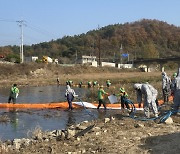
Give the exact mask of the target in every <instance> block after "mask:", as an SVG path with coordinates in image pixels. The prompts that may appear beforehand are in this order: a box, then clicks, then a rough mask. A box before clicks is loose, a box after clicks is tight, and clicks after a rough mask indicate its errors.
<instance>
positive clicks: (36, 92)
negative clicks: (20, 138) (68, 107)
mask: <svg viewBox="0 0 180 154" xmlns="http://www.w3.org/2000/svg"><path fill="white" fill-rule="evenodd" d="M19 89H20V93H19V96H18V98H17V103H22V102H23V103H46V102H62V101H65V100H66V99H65V97H64V93H65V89H66V87H65V86H40V87H19ZM9 90H10V87H9V88H3V89H2V88H1V89H0V102H1V103H4V102H7V100H8V97H9ZM74 90H75V92H76V93H77V95H79V96H81V97H82V96H85V94H86V93H87V89H83V88H77V87H75V88H74Z"/></svg>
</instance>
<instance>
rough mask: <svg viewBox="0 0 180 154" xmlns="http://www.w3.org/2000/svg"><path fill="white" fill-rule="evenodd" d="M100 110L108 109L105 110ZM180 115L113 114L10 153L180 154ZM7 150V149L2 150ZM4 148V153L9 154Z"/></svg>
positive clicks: (11, 150)
mask: <svg viewBox="0 0 180 154" xmlns="http://www.w3.org/2000/svg"><path fill="white" fill-rule="evenodd" d="M100 112H102V113H103V112H104V111H103V110H102V111H100ZM179 118H180V116H172V119H173V121H174V122H173V123H172V124H165V123H161V124H158V123H156V122H155V121H152V120H151V121H137V120H134V119H131V118H129V117H128V116H127V115H126V114H124V113H123V114H122V113H121V111H120V112H119V114H116V115H113V116H111V117H109V119H108V118H106V119H98V120H96V121H91V122H88V123H82V124H81V127H83V126H84V127H85V128H86V127H87V126H88V128H89V127H91V126H93V127H92V129H90V130H89V131H88V132H87V133H85V134H84V135H82V136H78V137H71V138H70V139H57V138H56V139H50V140H47V139H46V140H43V139H42V140H38V141H36V142H34V143H32V144H31V145H29V146H22V147H21V148H20V149H19V150H13V149H10V150H9V151H6V152H7V153H21V154H30V153H40V154H46V153H52V154H64V153H67V154H80V153H85V154H92V153H102V154H106V153H107V154H109V153H111V154H116V153H118V154H121V153H129V154H139V153H143V154H144V153H155V154H156V153H158V154H159V153H164V154H171V153H179V152H180V146H179V144H180V140H179V138H180V129H179V128H180V123H179ZM2 152H3V151H2ZM6 152H5V151H4V153H6Z"/></svg>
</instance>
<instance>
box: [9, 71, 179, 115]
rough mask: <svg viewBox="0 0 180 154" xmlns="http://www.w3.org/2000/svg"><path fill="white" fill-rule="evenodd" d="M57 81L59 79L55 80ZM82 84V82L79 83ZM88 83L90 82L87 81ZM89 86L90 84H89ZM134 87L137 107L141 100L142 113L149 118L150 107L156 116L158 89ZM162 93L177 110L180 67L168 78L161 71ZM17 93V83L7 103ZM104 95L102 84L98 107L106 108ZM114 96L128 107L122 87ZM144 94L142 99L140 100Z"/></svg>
mask: <svg viewBox="0 0 180 154" xmlns="http://www.w3.org/2000/svg"><path fill="white" fill-rule="evenodd" d="M57 82H59V79H58V80H57ZM72 84H73V82H72V81H71V80H68V81H67V82H66V85H67V89H66V92H65V97H66V98H67V101H68V104H69V110H72V109H73V108H72V101H73V99H74V97H75V95H76V94H75V91H74V90H73V89H72V88H71V86H72ZM81 84H82V83H81ZM89 84H90V83H89ZM93 85H94V86H95V85H97V81H95V82H93ZM106 85H107V87H109V86H110V85H111V82H110V80H107V81H106ZM89 86H91V84H90V85H89ZM133 87H134V89H135V90H136V93H137V102H138V104H139V107H141V103H142V102H143V107H144V113H145V116H146V117H147V118H150V110H151V109H152V111H153V113H154V116H155V117H158V109H157V107H158V103H157V96H158V91H157V90H156V89H155V88H154V87H153V86H152V85H150V84H149V83H136V84H134V86H133ZM162 93H163V98H164V103H168V101H169V99H168V98H169V96H170V95H172V96H173V97H174V98H173V102H174V107H173V109H174V111H175V112H176V111H178V109H179V106H180V68H179V69H178V72H177V73H174V74H173V78H172V79H170V77H168V76H167V74H166V72H162ZM18 95H19V89H18V88H17V84H13V86H12V87H11V89H10V95H9V99H8V103H10V102H11V100H12V102H13V103H15V102H16V99H17V97H18ZM104 95H109V93H107V92H105V91H104V89H103V86H102V85H101V86H100V87H99V90H98V102H99V104H98V107H97V109H99V108H100V106H101V105H103V106H104V109H106V103H105V100H104ZM116 96H120V97H121V108H122V109H124V108H125V106H126V108H127V109H130V107H129V104H128V102H127V100H128V94H127V92H126V91H125V89H124V88H122V87H121V88H120V91H119V94H116ZM143 96H144V101H143V100H142V98H143Z"/></svg>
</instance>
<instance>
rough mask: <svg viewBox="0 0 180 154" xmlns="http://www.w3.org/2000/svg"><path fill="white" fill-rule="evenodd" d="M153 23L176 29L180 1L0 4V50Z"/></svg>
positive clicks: (1, 0) (7, 0)
mask: <svg viewBox="0 0 180 154" xmlns="http://www.w3.org/2000/svg"><path fill="white" fill-rule="evenodd" d="M141 19H157V20H160V21H165V22H167V23H168V24H173V25H175V26H180V0H0V46H5V45H19V44H20V42H21V40H20V38H21V30H20V27H19V25H18V22H16V21H21V20H23V21H24V25H23V31H24V37H23V38H24V44H27V45H31V44H37V43H40V42H47V41H50V40H52V39H53V40H56V39H58V38H62V37H63V36H65V35H66V36H67V35H70V36H73V35H78V34H81V33H86V32H88V31H89V30H93V29H97V28H98V25H99V26H100V27H104V26H107V25H112V24H117V23H120V24H123V23H126V22H134V21H137V20H141Z"/></svg>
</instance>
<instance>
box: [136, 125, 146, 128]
mask: <svg viewBox="0 0 180 154" xmlns="http://www.w3.org/2000/svg"><path fill="white" fill-rule="evenodd" d="M134 127H135V128H139V127H141V128H143V127H144V125H143V124H135V125H134Z"/></svg>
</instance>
